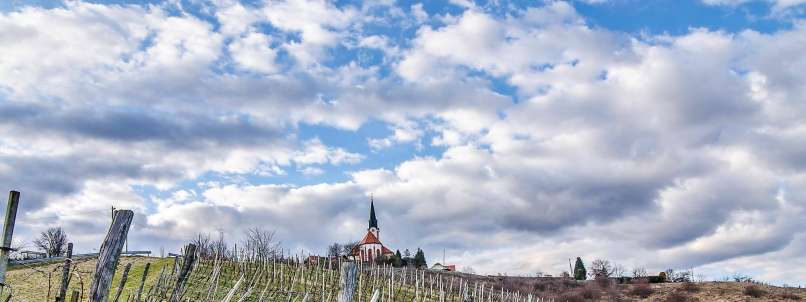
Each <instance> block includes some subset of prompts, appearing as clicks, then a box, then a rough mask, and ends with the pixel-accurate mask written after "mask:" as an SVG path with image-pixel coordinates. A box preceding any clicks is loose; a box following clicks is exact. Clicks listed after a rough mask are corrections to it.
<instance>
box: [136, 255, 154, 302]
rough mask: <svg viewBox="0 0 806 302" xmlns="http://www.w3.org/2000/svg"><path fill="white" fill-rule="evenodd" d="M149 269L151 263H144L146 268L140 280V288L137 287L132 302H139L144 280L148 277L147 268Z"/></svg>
mask: <svg viewBox="0 0 806 302" xmlns="http://www.w3.org/2000/svg"><path fill="white" fill-rule="evenodd" d="M150 267H151V262H148V263H146V268H145V269H144V270H143V278H142V279H140V286H139V287H137V294H136V295H135V296H134V302H140V296H141V295H142V293H143V286H144V285H145V284H146V278H147V277H148V268H150Z"/></svg>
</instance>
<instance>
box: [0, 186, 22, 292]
mask: <svg viewBox="0 0 806 302" xmlns="http://www.w3.org/2000/svg"><path fill="white" fill-rule="evenodd" d="M19 203H20V192H17V191H11V192H8V206H7V207H6V221H5V224H4V225H3V242H2V245H0V294H2V293H3V287H5V286H6V269H7V268H8V255H9V254H10V253H11V237H12V236H13V235H14V224H15V223H16V222H17V206H18V205H19Z"/></svg>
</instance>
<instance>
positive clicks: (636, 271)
mask: <svg viewBox="0 0 806 302" xmlns="http://www.w3.org/2000/svg"><path fill="white" fill-rule="evenodd" d="M632 276H633V278H644V277H646V276H647V274H646V268H645V267H642V266H638V267H635V268H633V269H632Z"/></svg>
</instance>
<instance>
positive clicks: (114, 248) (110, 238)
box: [88, 210, 134, 302]
mask: <svg viewBox="0 0 806 302" xmlns="http://www.w3.org/2000/svg"><path fill="white" fill-rule="evenodd" d="M133 217H134V212H132V211H130V210H118V211H115V219H114V220H113V221H112V226H110V227H109V232H108V233H107V234H106V239H104V243H103V244H101V250H100V253H98V263H97V264H96V265H95V273H94V274H93V275H92V285H91V286H90V292H89V297H88V298H89V302H107V301H108V300H109V285H110V283H112V276H114V275H115V269H116V268H117V265H118V260H119V259H120V252H121V250H123V242H124V241H125V240H126V235H127V234H128V233H129V227H130V226H131V224H132V218H133Z"/></svg>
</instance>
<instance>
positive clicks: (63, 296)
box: [56, 242, 73, 302]
mask: <svg viewBox="0 0 806 302" xmlns="http://www.w3.org/2000/svg"><path fill="white" fill-rule="evenodd" d="M66 256H67V257H65V258H64V265H63V266H62V284H61V286H60V287H59V294H58V295H57V296H56V301H61V302H64V301H67V286H68V285H69V283H70V264H71V262H73V243H72V242H70V243H68V244H67V255H66Z"/></svg>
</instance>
